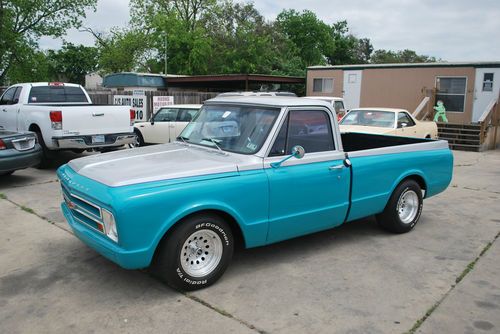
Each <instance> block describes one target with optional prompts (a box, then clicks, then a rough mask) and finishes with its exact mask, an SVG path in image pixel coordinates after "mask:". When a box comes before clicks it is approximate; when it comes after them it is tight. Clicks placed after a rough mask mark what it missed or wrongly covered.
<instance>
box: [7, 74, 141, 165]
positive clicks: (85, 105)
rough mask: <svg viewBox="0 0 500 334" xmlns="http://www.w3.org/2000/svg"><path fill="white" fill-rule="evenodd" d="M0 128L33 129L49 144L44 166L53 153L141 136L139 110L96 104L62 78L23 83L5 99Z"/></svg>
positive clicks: (45, 145)
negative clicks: (137, 128)
mask: <svg viewBox="0 0 500 334" xmlns="http://www.w3.org/2000/svg"><path fill="white" fill-rule="evenodd" d="M0 110H1V111H0V128H3V129H5V130H10V131H28V130H29V131H33V132H35V133H36V135H37V137H38V142H39V143H40V145H41V146H42V148H43V156H42V162H41V165H46V164H47V163H48V162H49V161H50V160H51V158H52V155H51V152H55V151H58V150H64V149H66V150H67V149H69V150H74V151H77V152H83V150H86V149H102V148H110V147H119V146H122V145H125V144H129V143H131V142H133V141H134V140H135V134H134V132H133V123H134V119H135V113H134V111H133V110H130V109H129V107H126V106H111V105H109V106H108V105H93V104H92V101H91V100H90V97H89V96H88V94H87V92H86V91H85V90H84V89H83V87H82V86H80V85H76V84H69V83H59V82H38V83H23V84H17V85H14V86H11V87H9V88H8V89H7V90H6V91H5V92H4V93H3V95H2V97H1V98H0Z"/></svg>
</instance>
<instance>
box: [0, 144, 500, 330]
mask: <svg viewBox="0 0 500 334" xmlns="http://www.w3.org/2000/svg"><path fill="white" fill-rule="evenodd" d="M454 156H455V171H454V177H453V181H452V184H451V185H450V187H449V188H448V190H446V191H445V192H444V193H442V194H440V195H438V196H435V197H432V198H430V199H428V200H426V201H425V202H424V210H423V213H422V216H421V219H420V222H419V223H418V224H417V226H416V227H415V229H414V230H413V231H412V232H410V233H407V234H404V235H392V234H389V233H386V232H384V231H382V230H380V229H379V228H378V226H377V224H376V222H375V220H374V219H373V218H367V219H363V220H359V221H355V222H352V223H349V224H346V225H344V226H341V227H339V228H336V229H333V230H329V231H324V232H321V233H316V234H313V235H309V236H305V237H301V238H297V239H293V240H289V241H286V242H281V243H278V244H274V245H270V246H266V247H260V248H256V249H249V250H240V251H238V252H237V253H236V254H235V256H234V260H233V262H232V264H231V265H230V267H229V269H228V270H227V271H226V273H225V274H224V276H223V277H222V278H221V279H220V280H219V281H218V282H217V283H216V284H215V285H213V286H212V287H209V288H207V289H204V290H200V291H196V292H192V293H180V292H177V291H174V290H172V289H170V288H169V287H167V286H165V285H164V284H162V283H161V282H159V281H157V280H156V279H154V278H153V277H152V276H150V275H149V274H148V273H147V272H146V271H130V270H124V269H122V268H120V267H119V266H117V265H115V264H114V263H112V262H110V261H108V260H106V259H104V258H103V257H101V256H100V255H99V254H97V253H96V252H94V251H93V250H91V249H90V248H88V247H87V246H86V245H84V244H83V243H81V242H80V241H79V240H78V239H77V238H75V237H74V236H73V234H72V233H71V230H70V229H69V227H68V226H67V224H66V223H65V221H64V218H63V216H62V214H61V211H60V209H59V204H60V202H61V193H60V189H59V188H60V186H59V183H58V182H57V178H56V176H55V169H56V167H57V165H60V164H62V163H64V162H65V161H68V160H69V159H72V158H75V157H77V156H76V155H74V154H70V153H68V154H66V155H64V156H63V157H62V158H61V160H60V161H59V162H58V163H57V164H56V166H54V167H53V168H51V169H48V170H37V169H31V168H30V169H26V170H22V171H18V172H16V173H14V174H13V175H11V176H9V177H0V324H1V325H0V327H1V329H0V332H2V333H68V332H72V333H137V332H141V333H159V332H161V333H186V332H191V331H193V332H206V333H256V332H257V333H407V332H410V333H499V332H500V261H499V257H500V245H499V243H500V241H498V237H499V233H500V214H499V210H500V209H499V208H500V206H499V200H500V150H496V151H487V152H483V153H470V152H460V151H454Z"/></svg>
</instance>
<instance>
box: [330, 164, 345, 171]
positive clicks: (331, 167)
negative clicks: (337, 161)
mask: <svg viewBox="0 0 500 334" xmlns="http://www.w3.org/2000/svg"><path fill="white" fill-rule="evenodd" d="M342 168H344V164H342V165H335V166H330V167H328V169H329V170H336V169H342Z"/></svg>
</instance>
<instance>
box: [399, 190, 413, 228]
mask: <svg viewBox="0 0 500 334" xmlns="http://www.w3.org/2000/svg"><path fill="white" fill-rule="evenodd" d="M418 207H419V203H418V195H417V193H416V192H414V191H413V190H407V191H405V192H404V193H402V194H401V196H400V197H399V200H398V205H397V208H396V210H397V211H398V216H399V219H400V220H401V222H402V223H403V224H410V223H411V222H412V221H413V220H414V219H415V217H416V216H417V213H418Z"/></svg>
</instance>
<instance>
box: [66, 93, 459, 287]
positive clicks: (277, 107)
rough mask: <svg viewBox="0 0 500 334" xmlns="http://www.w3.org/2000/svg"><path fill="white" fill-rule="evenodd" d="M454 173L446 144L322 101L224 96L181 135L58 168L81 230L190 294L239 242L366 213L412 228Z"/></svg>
mask: <svg viewBox="0 0 500 334" xmlns="http://www.w3.org/2000/svg"><path fill="white" fill-rule="evenodd" d="M304 129H315V131H314V133H310V132H307V131H304ZM452 169H453V156H452V153H451V151H450V150H449V148H448V143H447V142H446V141H441V140H437V141H435V140H426V139H420V138H406V137H394V136H383V135H373V134H363V133H359V134H358V133H347V134H341V133H340V132H339V129H338V124H337V119H336V117H335V112H334V110H333V108H332V106H331V105H330V104H329V103H326V102H323V101H318V100H308V99H303V98H289V97H287V98H276V97H267V98H266V97H239V98H235V97H231V98H227V97H222V98H215V99H212V100H209V101H207V102H205V105H204V106H203V107H202V108H201V110H200V112H199V113H198V114H197V115H196V116H195V118H194V119H193V121H192V122H191V123H189V124H188V125H187V126H186V128H185V129H184V131H183V132H182V133H181V135H180V136H179V140H178V141H176V142H173V143H170V144H165V145H156V146H148V147H141V148H138V149H134V150H122V151H118V152H112V153H108V154H103V155H94V156H89V157H84V158H80V159H75V160H72V161H70V162H69V163H68V164H66V165H63V166H62V167H60V168H59V169H58V171H57V175H58V177H59V179H60V183H61V186H62V192H63V197H64V201H63V203H62V205H61V208H62V211H63V213H64V216H65V217H66V219H67V221H68V223H69V225H70V226H71V228H72V229H73V231H74V233H75V235H76V236H77V237H78V238H80V239H81V240H82V241H83V242H84V243H86V244H87V245H88V246H90V247H92V248H93V249H95V250H96V251H97V252H99V253H100V254H102V255H103V256H105V257H107V258H108V259H110V260H111V261H114V262H116V263H117V264H119V265H120V266H122V267H124V268H127V269H138V268H145V267H152V269H153V270H154V271H155V272H156V274H157V275H158V276H159V277H161V278H162V279H164V280H165V281H166V282H167V283H168V284H169V285H171V286H173V287H176V288H179V289H184V290H193V289H199V288H202V287H206V286H208V285H210V284H212V283H214V282H215V281H217V279H219V278H220V277H221V275H222V274H223V272H224V270H225V269H226V268H227V266H228V264H229V262H230V260H231V257H232V255H233V249H234V247H235V244H236V243H238V244H240V245H242V246H243V247H247V248H250V247H257V246H263V245H268V244H271V243H275V242H278V241H281V240H286V239H290V238H294V237H298V236H302V235H305V234H309V233H313V232H317V231H321V230H325V229H329V228H333V227H335V226H338V225H340V224H343V223H346V222H349V221H352V220H356V219H360V218H362V217H366V216H370V215H377V220H378V222H379V224H380V225H381V226H382V227H383V228H385V229H387V230H389V231H391V232H395V233H404V232H408V231H410V230H411V229H412V228H413V227H414V226H415V224H417V222H418V220H419V218H420V214H421V213H422V207H423V198H430V197H432V196H434V195H436V194H438V193H440V192H442V191H444V190H445V189H446V188H447V186H448V185H449V183H450V181H451V176H452Z"/></svg>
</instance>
